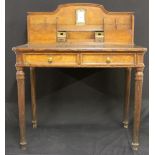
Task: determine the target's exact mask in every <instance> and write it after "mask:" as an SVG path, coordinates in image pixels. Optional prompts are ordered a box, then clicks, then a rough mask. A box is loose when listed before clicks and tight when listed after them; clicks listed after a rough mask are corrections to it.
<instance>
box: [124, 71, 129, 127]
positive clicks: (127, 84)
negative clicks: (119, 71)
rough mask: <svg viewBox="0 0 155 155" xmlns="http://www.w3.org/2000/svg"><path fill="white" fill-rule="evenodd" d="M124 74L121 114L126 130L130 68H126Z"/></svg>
mask: <svg viewBox="0 0 155 155" xmlns="http://www.w3.org/2000/svg"><path fill="white" fill-rule="evenodd" d="M125 71H126V74H125V103H124V112H123V125H124V128H128V121H129V120H128V119H129V106H130V84H131V68H127V69H126V70H125Z"/></svg>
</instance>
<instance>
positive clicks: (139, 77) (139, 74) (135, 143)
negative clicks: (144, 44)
mask: <svg viewBox="0 0 155 155" xmlns="http://www.w3.org/2000/svg"><path fill="white" fill-rule="evenodd" d="M143 70H144V68H136V73H135V103H134V123H133V138H132V149H133V150H138V147H139V130H140V118H141V104H142V86H143Z"/></svg>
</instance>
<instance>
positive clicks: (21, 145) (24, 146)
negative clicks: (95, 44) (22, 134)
mask: <svg viewBox="0 0 155 155" xmlns="http://www.w3.org/2000/svg"><path fill="white" fill-rule="evenodd" d="M26 146H27V145H26V143H20V149H21V150H23V151H24V150H26Z"/></svg>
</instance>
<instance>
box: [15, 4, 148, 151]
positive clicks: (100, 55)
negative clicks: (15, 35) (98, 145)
mask: <svg viewBox="0 0 155 155" xmlns="http://www.w3.org/2000/svg"><path fill="white" fill-rule="evenodd" d="M77 10H80V11H81V10H82V11H81V12H83V10H85V11H84V12H83V13H81V12H80V14H79V15H80V17H78V16H77ZM93 12H95V14H94V13H93ZM62 13H63V16H62ZM90 17H91V20H89V19H90ZM133 17H134V16H133V13H129V12H126V13H116V12H115V13H114V12H108V11H107V10H105V9H104V8H103V6H101V5H97V4H87V3H80V4H79V3H73V4H65V5H62V6H59V7H58V9H57V10H56V11H55V12H48V13H47V12H45V13H44V12H37V13H35V12H32V13H29V15H28V44H24V45H20V46H17V47H14V48H13V51H14V52H15V53H16V69H17V73H16V77H17V85H18V106H19V127H20V145H21V147H22V149H25V148H26V144H27V143H26V137H25V130H26V129H25V86H24V68H25V67H29V68H30V80H31V96H32V125H33V128H36V127H37V117H36V92H35V68H36V67H51V68H52V67H66V68H67V67H72V68H88V67H89V68H94V67H98V68H124V69H125V71H126V89H125V104H124V115H123V124H124V127H125V128H128V115H129V102H130V101H129V98H130V80H131V69H132V68H133V69H135V104H134V125H133V137H132V148H133V150H137V149H138V146H139V129H140V114H141V100H142V83H143V69H144V60H143V58H144V53H145V51H146V48H143V47H140V46H136V45H134V33H133V32H134V31H133V30H134V23H133ZM62 18H63V19H62ZM78 18H79V19H78ZM58 19H59V20H58ZM103 20H104V22H103ZM78 22H79V23H78ZM80 22H81V23H80ZM82 22H83V23H82ZM89 22H90V23H89ZM102 24H103V25H102ZM101 25H102V26H101ZM59 37H60V38H59Z"/></svg>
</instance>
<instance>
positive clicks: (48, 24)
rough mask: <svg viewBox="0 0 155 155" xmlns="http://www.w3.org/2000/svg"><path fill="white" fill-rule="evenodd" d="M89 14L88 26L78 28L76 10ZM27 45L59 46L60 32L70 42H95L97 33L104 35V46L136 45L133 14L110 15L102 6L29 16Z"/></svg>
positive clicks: (71, 6)
mask: <svg viewBox="0 0 155 155" xmlns="http://www.w3.org/2000/svg"><path fill="white" fill-rule="evenodd" d="M77 9H84V10H85V11H86V16H85V24H84V25H76V10H77ZM27 20H28V22H27V23H28V43H54V42H57V37H56V36H57V31H67V32H68V34H67V37H68V40H72V41H73V40H74V41H76V40H78V41H87V40H89V41H90V40H91V41H93V39H94V31H104V43H118V44H119V43H123V44H133V43H134V15H133V13H132V12H108V11H107V10H105V9H104V7H103V6H102V5H98V4H88V3H72V4H64V5H60V6H59V7H58V8H57V9H56V10H55V11H53V12H29V13H28V18H27Z"/></svg>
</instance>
